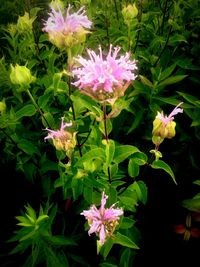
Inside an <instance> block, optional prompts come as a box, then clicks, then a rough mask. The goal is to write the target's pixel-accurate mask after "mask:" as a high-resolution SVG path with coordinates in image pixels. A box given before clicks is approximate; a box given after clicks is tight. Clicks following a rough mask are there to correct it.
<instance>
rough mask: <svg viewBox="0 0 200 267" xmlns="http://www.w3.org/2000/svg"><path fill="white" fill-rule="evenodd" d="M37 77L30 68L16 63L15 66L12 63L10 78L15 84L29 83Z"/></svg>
mask: <svg viewBox="0 0 200 267" xmlns="http://www.w3.org/2000/svg"><path fill="white" fill-rule="evenodd" d="M35 79H36V78H35V77H34V76H32V75H31V72H30V70H29V69H28V68H27V67H26V66H19V65H18V64H16V66H15V67H13V66H12V65H11V73H10V80H11V82H12V83H13V84H19V85H29V84H30V83H32V82H34V81H35Z"/></svg>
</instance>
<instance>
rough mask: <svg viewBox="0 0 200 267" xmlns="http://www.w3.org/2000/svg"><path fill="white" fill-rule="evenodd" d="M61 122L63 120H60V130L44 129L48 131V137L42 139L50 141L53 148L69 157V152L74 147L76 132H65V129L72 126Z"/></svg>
mask: <svg viewBox="0 0 200 267" xmlns="http://www.w3.org/2000/svg"><path fill="white" fill-rule="evenodd" d="M63 120H64V118H62V121H61V127H60V130H57V131H54V130H51V129H48V128H46V129H45V130H47V131H48V135H47V136H46V137H45V138H44V139H45V140H46V139H52V140H53V144H54V146H55V148H56V149H57V150H63V151H65V152H66V153H67V155H68V156H69V157H70V156H71V152H72V151H73V149H74V147H75V146H76V139H75V137H76V132H74V133H71V132H69V131H66V130H65V128H66V127H70V126H72V123H64V122H63Z"/></svg>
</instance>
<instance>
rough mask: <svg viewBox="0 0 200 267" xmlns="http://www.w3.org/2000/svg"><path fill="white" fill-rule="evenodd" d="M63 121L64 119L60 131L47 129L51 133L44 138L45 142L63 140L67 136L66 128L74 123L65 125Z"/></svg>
mask: <svg viewBox="0 0 200 267" xmlns="http://www.w3.org/2000/svg"><path fill="white" fill-rule="evenodd" d="M63 120H64V118H62V119H61V126H60V130H57V131H54V130H51V129H48V128H46V129H45V130H47V131H48V132H49V133H48V135H47V136H46V137H45V138H44V139H45V140H46V139H62V138H63V137H64V136H65V133H66V131H65V128H66V127H70V126H72V122H70V123H64V122H63Z"/></svg>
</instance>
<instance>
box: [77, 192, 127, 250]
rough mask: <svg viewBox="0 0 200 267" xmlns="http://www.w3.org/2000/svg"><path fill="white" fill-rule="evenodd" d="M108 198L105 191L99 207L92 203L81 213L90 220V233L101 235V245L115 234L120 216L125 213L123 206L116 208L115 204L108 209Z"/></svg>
mask: <svg viewBox="0 0 200 267" xmlns="http://www.w3.org/2000/svg"><path fill="white" fill-rule="evenodd" d="M107 199H108V196H107V195H105V193H104V192H103V193H102V198H101V206H100V208H99V209H97V207H96V206H95V205H92V206H91V207H90V209H89V210H84V211H83V212H82V213H81V215H84V216H85V218H86V219H87V220H88V224H89V226H90V229H89V231H88V234H89V235H90V234H92V233H96V234H97V235H98V236H99V239H100V244H101V245H103V244H104V243H105V241H106V239H107V238H108V237H110V236H111V235H112V234H113V232H114V230H115V228H116V226H117V224H118V220H119V219H120V217H119V216H121V215H123V210H122V209H121V208H114V206H115V204H113V205H112V206H111V207H110V208H107V209H106V208H105V205H106V201H107Z"/></svg>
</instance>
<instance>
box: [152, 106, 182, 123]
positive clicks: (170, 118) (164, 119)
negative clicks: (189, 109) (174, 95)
mask: <svg viewBox="0 0 200 267" xmlns="http://www.w3.org/2000/svg"><path fill="white" fill-rule="evenodd" d="M182 104H183V102H181V103H179V104H178V105H177V106H176V107H175V108H174V109H173V110H172V112H171V113H170V114H169V116H165V115H164V113H163V111H161V113H160V112H158V114H157V116H156V118H157V119H160V120H161V121H162V122H163V123H164V125H167V124H168V123H169V122H170V121H173V120H174V116H175V115H177V114H178V113H183V109H182V108H178V107H179V106H180V105H182Z"/></svg>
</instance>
